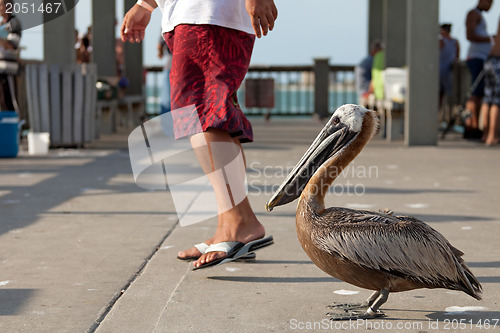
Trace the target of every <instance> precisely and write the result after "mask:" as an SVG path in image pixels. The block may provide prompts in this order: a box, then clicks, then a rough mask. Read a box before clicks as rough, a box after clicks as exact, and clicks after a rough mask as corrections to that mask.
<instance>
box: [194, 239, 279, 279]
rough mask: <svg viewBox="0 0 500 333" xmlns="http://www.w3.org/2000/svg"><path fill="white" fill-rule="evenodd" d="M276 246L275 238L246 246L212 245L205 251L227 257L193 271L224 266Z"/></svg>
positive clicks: (252, 242)
mask: <svg viewBox="0 0 500 333" xmlns="http://www.w3.org/2000/svg"><path fill="white" fill-rule="evenodd" d="M272 244H274V240H273V236H269V237H266V238H261V239H257V240H254V241H251V242H248V243H246V244H244V243H242V242H222V243H217V244H212V245H210V246H209V247H208V249H206V250H205V253H208V252H226V253H227V256H226V257H224V258H219V259H215V260H213V261H211V262H208V263H205V264H203V265H201V266H200V267H194V268H193V271H196V270H198V269H203V268H207V267H211V266H216V265H222V264H225V263H228V262H231V261H234V260H236V259H239V258H241V257H243V256H244V255H247V254H249V253H251V252H253V251H256V250H260V249H262V248H264V247H267V246H269V245H272Z"/></svg>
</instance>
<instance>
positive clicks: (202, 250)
mask: <svg viewBox="0 0 500 333" xmlns="http://www.w3.org/2000/svg"><path fill="white" fill-rule="evenodd" d="M194 247H195V248H197V249H198V251H200V253H202V254H203V253H205V251H206V250H207V249H208V248H209V247H210V245H207V244H206V243H200V244H196V245H194ZM199 257H200V256H190V257H179V256H177V259H179V260H182V261H195V260H198V258H199ZM255 257H256V255H255V253H254V252H250V253H248V254H247V255H244V256H241V257H240V258H238V261H254V260H255Z"/></svg>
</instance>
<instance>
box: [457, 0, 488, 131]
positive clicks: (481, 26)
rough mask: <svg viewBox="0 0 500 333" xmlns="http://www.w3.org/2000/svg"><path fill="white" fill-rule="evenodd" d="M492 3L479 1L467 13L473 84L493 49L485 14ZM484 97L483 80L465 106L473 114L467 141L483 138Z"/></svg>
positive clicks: (469, 61)
mask: <svg viewBox="0 0 500 333" xmlns="http://www.w3.org/2000/svg"><path fill="white" fill-rule="evenodd" d="M492 3H493V0H479V1H478V4H477V6H476V8H474V9H472V10H470V11H469V12H468V13H467V18H466V21H465V27H466V33H467V40H468V41H470V46H469V52H468V53H467V67H469V70H470V73H471V77H472V84H474V82H475V81H476V79H477V78H478V76H479V75H480V73H481V72H482V71H483V66H484V61H485V60H486V58H487V57H488V54H489V53H490V49H491V44H492V38H491V37H490V36H489V35H488V31H487V30H486V21H485V19H484V17H483V12H487V11H488V10H490V8H491V5H492ZM483 95H484V79H481V80H480V81H479V84H478V85H477V87H476V88H475V89H474V90H473V91H472V94H471V97H470V98H469V100H468V101H467V103H466V105H465V107H466V109H467V110H469V111H470V112H471V115H470V117H468V118H467V119H466V120H465V132H464V138H466V139H479V138H480V137H481V131H480V130H479V126H478V119H479V108H480V106H481V100H482V98H483Z"/></svg>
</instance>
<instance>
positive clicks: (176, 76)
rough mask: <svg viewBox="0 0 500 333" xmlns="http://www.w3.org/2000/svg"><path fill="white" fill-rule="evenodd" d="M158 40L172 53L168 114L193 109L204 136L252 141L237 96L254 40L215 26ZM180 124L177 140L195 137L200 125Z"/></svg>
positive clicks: (178, 30)
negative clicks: (219, 133)
mask: <svg viewBox="0 0 500 333" xmlns="http://www.w3.org/2000/svg"><path fill="white" fill-rule="evenodd" d="M163 37H164V39H165V41H166V42H167V45H168V47H169V48H170V50H171V51H172V69H171V70H170V85H171V103H172V110H175V109H178V108H182V107H186V106H189V105H195V107H196V110H197V112H198V116H199V120H200V122H201V127H202V130H203V131H206V130H207V128H218V129H222V130H225V131H227V132H228V133H229V134H230V135H231V136H232V137H237V138H239V139H240V141H241V142H249V141H253V132H252V125H251V124H250V122H249V121H248V119H247V118H246V117H245V115H244V114H243V111H242V110H241V108H240V106H239V103H238V99H237V97H236V92H237V90H238V88H239V87H240V85H241V82H242V81H243V79H244V78H245V75H246V73H247V71H248V66H249V65H250V57H251V55H252V49H253V45H254V42H255V36H254V35H250V34H247V33H245V32H243V31H238V30H234V29H229V28H224V27H220V26H215V25H188V24H182V25H178V26H176V27H175V29H174V30H173V31H171V32H167V33H165V34H164V35H163ZM195 118H196V117H195ZM181 121H182V122H183V124H182V126H181V127H182V133H180V135H179V136H180V137H182V136H187V135H191V134H195V133H196V132H193V131H194V130H193V129H194V128H196V127H199V125H198V124H190V121H192V118H189V117H185V118H183V119H182V120H181ZM196 121H197V119H196ZM197 125H198V126H197ZM176 132H177V129H176Z"/></svg>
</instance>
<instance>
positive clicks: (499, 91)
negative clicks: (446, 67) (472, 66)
mask: <svg viewBox="0 0 500 333" xmlns="http://www.w3.org/2000/svg"><path fill="white" fill-rule="evenodd" d="M484 71H485V87H484V99H483V105H482V106H481V114H482V115H483V129H484V135H483V142H485V144H486V145H487V146H492V145H496V144H498V120H499V115H500V20H499V21H498V29H497V34H496V35H495V44H494V46H493V48H492V49H491V51H490V54H489V56H488V59H487V60H486V62H485V64H484Z"/></svg>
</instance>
